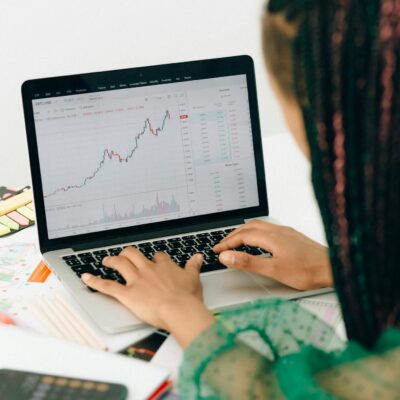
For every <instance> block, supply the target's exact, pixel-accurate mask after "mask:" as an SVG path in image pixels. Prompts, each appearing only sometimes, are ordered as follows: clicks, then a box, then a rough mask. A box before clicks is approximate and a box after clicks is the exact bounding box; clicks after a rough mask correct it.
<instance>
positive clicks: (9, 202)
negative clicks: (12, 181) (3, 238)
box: [0, 189, 32, 215]
mask: <svg viewBox="0 0 400 400" xmlns="http://www.w3.org/2000/svg"><path fill="white" fill-rule="evenodd" d="M31 201H32V189H28V190H25V191H24V192H22V193H20V194H17V195H15V196H12V197H10V198H9V199H6V200H3V201H1V202H0V215H4V214H8V213H9V212H11V211H14V210H15V209H16V208H18V207H22V206H24V205H25V204H28V203H30V202H31Z"/></svg>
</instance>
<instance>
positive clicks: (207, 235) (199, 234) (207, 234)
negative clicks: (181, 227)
mask: <svg viewBox="0 0 400 400" xmlns="http://www.w3.org/2000/svg"><path fill="white" fill-rule="evenodd" d="M209 236H210V233H209V232H203V233H198V234H197V237H199V238H205V237H209Z"/></svg>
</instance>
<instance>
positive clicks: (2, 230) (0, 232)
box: [0, 224, 11, 236]
mask: <svg viewBox="0 0 400 400" xmlns="http://www.w3.org/2000/svg"><path fill="white" fill-rule="evenodd" d="M10 232H11V229H10V228H9V227H8V226H5V225H2V224H0V236H4V235H7V233H10Z"/></svg>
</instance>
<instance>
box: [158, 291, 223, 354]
mask: <svg viewBox="0 0 400 400" xmlns="http://www.w3.org/2000/svg"><path fill="white" fill-rule="evenodd" d="M160 316H161V320H162V325H163V326H162V327H163V329H165V330H167V331H169V332H170V333H171V334H172V335H173V336H175V338H176V339H177V341H178V342H179V344H180V345H181V346H182V347H183V348H186V347H187V346H189V344H190V343H191V342H192V341H193V340H194V339H195V338H196V337H197V336H198V335H200V333H202V332H203V331H204V330H206V329H207V328H208V327H209V326H211V325H212V324H213V323H214V322H215V318H214V316H213V314H212V313H211V312H210V311H209V310H208V309H207V308H206V306H205V305H204V303H203V302H202V301H201V300H200V299H198V298H197V297H195V296H185V297H179V298H175V299H171V300H169V301H167V302H165V303H163V304H162V306H161V308H160Z"/></svg>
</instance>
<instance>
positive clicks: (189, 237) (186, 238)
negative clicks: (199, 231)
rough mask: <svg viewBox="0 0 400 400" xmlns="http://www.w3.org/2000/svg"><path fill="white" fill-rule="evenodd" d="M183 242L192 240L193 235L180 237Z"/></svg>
mask: <svg viewBox="0 0 400 400" xmlns="http://www.w3.org/2000/svg"><path fill="white" fill-rule="evenodd" d="M182 239H183V240H193V239H195V237H194V236H193V235H188V236H182Z"/></svg>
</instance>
